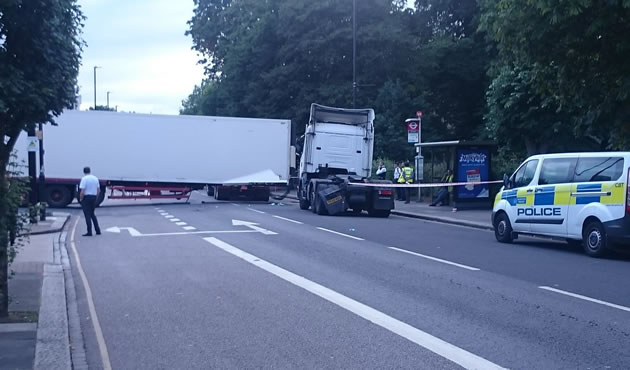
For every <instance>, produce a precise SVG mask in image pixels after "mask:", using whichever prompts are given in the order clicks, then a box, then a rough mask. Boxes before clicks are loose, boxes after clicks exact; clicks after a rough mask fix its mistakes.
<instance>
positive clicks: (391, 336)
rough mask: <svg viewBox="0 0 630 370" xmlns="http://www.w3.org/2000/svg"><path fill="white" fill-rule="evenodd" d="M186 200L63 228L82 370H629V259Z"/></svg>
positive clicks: (427, 228) (383, 222) (361, 219)
mask: <svg viewBox="0 0 630 370" xmlns="http://www.w3.org/2000/svg"><path fill="white" fill-rule="evenodd" d="M202 201H206V202H208V203H205V204H202V203H201V202H202ZM145 203H146V202H145ZM191 203H192V204H181V203H173V204H164V203H162V204H157V203H156V204H145V205H133V206H122V205H110V206H105V207H102V208H99V209H98V210H97V215H98V216H99V219H100V222H101V228H102V229H103V231H104V232H103V235H101V236H96V237H92V238H85V237H81V236H80V235H81V234H82V233H83V232H84V228H85V226H84V223H83V222H84V221H83V219H82V218H81V219H80V220H79V224H78V226H77V228H76V230H71V232H72V231H73V232H74V238H73V239H74V243H72V245H69V252H70V254H71V256H72V258H73V276H74V280H75V284H76V287H77V290H78V292H77V293H78V300H79V301H78V303H79V310H80V316H81V317H82V322H81V326H82V329H83V331H84V338H85V345H86V352H87V357H88V362H89V365H90V367H93V368H103V367H107V366H108V365H111V367H112V368H114V369H176V368H177V369H184V368H185V369H188V368H198V369H207V368H221V369H227V368H293V369H295V368H357V369H359V368H360V369H365V368H414V369H441V368H443V369H451V368H461V367H464V368H501V367H504V368H511V369H551V368H554V369H555V368H573V369H575V368H583V369H607V368H613V369H615V368H618V369H622V368H629V367H630V353H629V351H628V349H629V348H630V285H629V284H628V282H629V281H630V258H627V257H623V256H621V257H616V258H613V259H593V258H589V257H587V256H585V255H584V254H583V253H581V251H580V250H579V249H572V248H570V247H568V246H567V245H566V244H564V243H560V242H554V241H549V240H544V239H531V238H521V240H519V241H518V242H517V243H515V244H513V245H504V244H499V243H497V242H496V241H495V239H494V236H493V234H492V233H491V232H488V231H482V230H476V229H471V228H465V227H459V226H453V225H446V224H439V223H433V222H425V221H420V220H415V219H407V218H403V217H396V216H392V217H390V218H389V219H377V218H370V217H367V215H362V216H354V215H347V216H339V217H325V216H317V215H314V214H312V213H310V212H307V211H302V210H300V209H299V208H298V206H297V204H296V203H295V202H292V201H290V200H285V201H283V202H282V203H280V204H261V203H230V202H213V201H211V200H210V198H207V197H204V196H201V195H200V194H198V193H197V194H195V196H194V197H193V199H192V200H191ZM77 215H78V213H77ZM75 219H76V217H75ZM73 224H74V223H73ZM71 226H73V225H71ZM106 230H107V231H106ZM75 251H76V253H75ZM77 256H78V258H79V260H77V258H76V257H77ZM77 262H80V268H79V266H78V263H77ZM86 282H87V284H85V283H86ZM88 287H89V290H86V288H88ZM86 291H89V293H86Z"/></svg>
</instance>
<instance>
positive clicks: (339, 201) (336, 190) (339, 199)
mask: <svg viewBox="0 0 630 370" xmlns="http://www.w3.org/2000/svg"><path fill="white" fill-rule="evenodd" d="M318 195H319V198H320V199H321V200H322V203H323V204H322V205H323V206H324V207H325V208H326V212H327V213H328V214H329V215H336V214H339V213H342V212H345V210H346V203H345V199H344V190H343V189H341V188H340V187H338V186H334V185H333V186H327V187H326V188H324V189H322V190H320V191H319V193H318Z"/></svg>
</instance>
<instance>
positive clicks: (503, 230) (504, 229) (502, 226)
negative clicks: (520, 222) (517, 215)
mask: <svg viewBox="0 0 630 370" xmlns="http://www.w3.org/2000/svg"><path fill="white" fill-rule="evenodd" d="M494 236H495V238H497V240H498V241H499V242H501V243H511V242H512V241H513V240H514V237H513V235H512V225H511V224H510V219H509V218H508V216H507V215H506V214H505V213H499V214H498V215H497V217H496V218H495V219H494Z"/></svg>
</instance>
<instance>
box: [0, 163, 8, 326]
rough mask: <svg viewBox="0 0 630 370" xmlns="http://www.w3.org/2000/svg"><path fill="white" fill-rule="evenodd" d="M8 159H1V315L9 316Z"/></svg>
mask: <svg viewBox="0 0 630 370" xmlns="http://www.w3.org/2000/svg"><path fill="white" fill-rule="evenodd" d="M6 166H7V163H6V161H3V160H0V317H7V316H9V238H8V234H9V232H8V229H7V193H8V191H7V190H8V189H7V180H6V178H5V174H6Z"/></svg>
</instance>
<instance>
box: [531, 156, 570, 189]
mask: <svg viewBox="0 0 630 370" xmlns="http://www.w3.org/2000/svg"><path fill="white" fill-rule="evenodd" d="M576 163H577V158H550V159H545V160H543V163H542V169H541V170H540V178H539V179H538V184H539V185H550V184H562V183H566V182H572V181H573V173H574V171H575V165H576Z"/></svg>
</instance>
